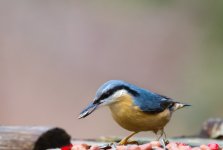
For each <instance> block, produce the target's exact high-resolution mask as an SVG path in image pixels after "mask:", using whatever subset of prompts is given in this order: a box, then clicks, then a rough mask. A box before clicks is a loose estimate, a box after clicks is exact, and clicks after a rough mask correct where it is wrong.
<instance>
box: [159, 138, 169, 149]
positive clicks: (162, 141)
mask: <svg viewBox="0 0 223 150" xmlns="http://www.w3.org/2000/svg"><path fill="white" fill-rule="evenodd" d="M160 144H161V146H162V147H163V149H164V150H167V148H166V145H167V144H169V141H168V140H167V139H162V140H161V141H160Z"/></svg>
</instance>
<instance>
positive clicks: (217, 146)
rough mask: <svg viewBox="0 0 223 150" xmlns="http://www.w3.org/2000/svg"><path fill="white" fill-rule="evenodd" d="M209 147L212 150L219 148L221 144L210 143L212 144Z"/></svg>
mask: <svg viewBox="0 0 223 150" xmlns="http://www.w3.org/2000/svg"><path fill="white" fill-rule="evenodd" d="M208 147H209V148H210V149H211V150H219V149H220V147H219V145H218V144H216V143H210V144H208Z"/></svg>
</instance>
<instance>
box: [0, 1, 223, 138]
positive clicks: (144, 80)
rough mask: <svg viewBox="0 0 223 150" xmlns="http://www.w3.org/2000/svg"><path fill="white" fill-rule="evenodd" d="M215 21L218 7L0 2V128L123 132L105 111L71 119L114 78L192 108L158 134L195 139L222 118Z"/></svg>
mask: <svg viewBox="0 0 223 150" xmlns="http://www.w3.org/2000/svg"><path fill="white" fill-rule="evenodd" d="M222 17H223V2H222V1H208V0H202V1H201V0H200V1H192V0H189V1H183V0H180V1H173V0H169V1H160V0H158V1H71V0H70V1H68V0H67V1H1V2H0V19H1V24H0V69H1V73H0V124H2V125H46V126H59V127H62V128H64V129H66V130H67V131H68V132H69V133H70V134H72V136H73V137H75V138H95V137H100V136H113V135H115V136H125V135H127V134H129V132H128V131H126V130H124V129H122V128H121V127H119V126H118V125H117V124H116V123H115V122H114V121H113V119H112V117H111V115H110V112H109V109H106V108H103V109H99V110H98V111H96V112H94V113H93V114H92V115H90V116H89V117H87V118H86V119H83V120H78V119H77V117H78V114H79V112H80V111H81V110H82V109H83V108H84V107H86V105H87V104H88V103H89V102H90V101H91V100H92V99H93V98H94V95H95V92H96V90H97V89H98V87H99V86H100V85H101V84H102V83H104V82H105V81H107V80H111V79H122V80H126V81H128V82H131V83H134V84H136V85H138V86H141V87H144V88H147V89H150V90H153V91H155V92H158V93H161V94H163V95H166V96H169V97H172V98H174V99H177V100H178V101H182V102H186V103H189V104H192V105H193V106H192V107H190V108H187V109H182V110H179V111H178V112H177V113H175V114H174V115H173V118H172V121H171V122H170V123H169V124H168V125H167V127H166V133H167V135H168V136H181V135H194V134H197V133H198V132H199V131H200V127H201V125H202V122H203V121H205V120H206V119H207V118H209V117H223V110H222V106H223V100H222V97H223V96H222V93H223V91H222V89H223V50H222V48H223V20H222ZM138 136H154V135H153V134H151V133H149V132H147V133H141V134H138ZM154 137H155V136H154Z"/></svg>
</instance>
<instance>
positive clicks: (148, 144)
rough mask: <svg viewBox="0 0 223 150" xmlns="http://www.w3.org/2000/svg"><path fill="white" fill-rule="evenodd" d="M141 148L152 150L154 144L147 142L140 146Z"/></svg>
mask: <svg viewBox="0 0 223 150" xmlns="http://www.w3.org/2000/svg"><path fill="white" fill-rule="evenodd" d="M139 147H140V149H141V150H152V144H150V143H147V144H143V145H140V146H139Z"/></svg>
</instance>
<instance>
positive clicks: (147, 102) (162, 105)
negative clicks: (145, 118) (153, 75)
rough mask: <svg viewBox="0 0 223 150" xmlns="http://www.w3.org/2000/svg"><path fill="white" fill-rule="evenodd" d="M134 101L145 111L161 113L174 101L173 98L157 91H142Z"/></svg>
mask: <svg viewBox="0 0 223 150" xmlns="http://www.w3.org/2000/svg"><path fill="white" fill-rule="evenodd" d="M134 103H135V104H136V105H137V106H138V107H139V108H140V109H141V110H142V111H143V112H149V113H159V112H162V111H164V110H165V109H166V108H168V107H171V105H173V103H174V101H173V100H172V99H171V98H168V97H166V96H162V95H159V94H156V93H152V92H147V91H142V92H141V93H140V96H138V97H136V98H135V101H134Z"/></svg>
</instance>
